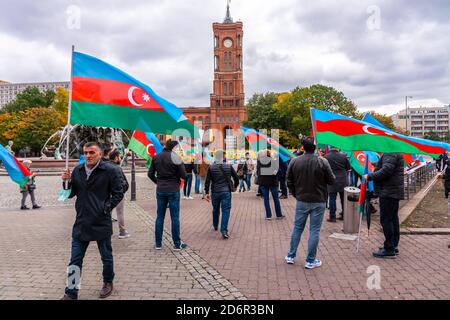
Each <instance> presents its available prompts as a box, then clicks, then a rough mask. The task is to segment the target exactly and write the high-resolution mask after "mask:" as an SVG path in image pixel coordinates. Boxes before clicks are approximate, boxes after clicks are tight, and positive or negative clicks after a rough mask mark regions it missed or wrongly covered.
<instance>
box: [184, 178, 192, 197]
mask: <svg viewBox="0 0 450 320" xmlns="http://www.w3.org/2000/svg"><path fill="white" fill-rule="evenodd" d="M191 187H192V173H188V174H186V180H185V181H184V187H183V195H184V196H185V197H190V196H191ZM186 191H187V192H186Z"/></svg>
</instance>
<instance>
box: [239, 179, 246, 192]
mask: <svg viewBox="0 0 450 320" xmlns="http://www.w3.org/2000/svg"><path fill="white" fill-rule="evenodd" d="M242 189H244V191H245V186H244V178H239V191H241V190H242Z"/></svg>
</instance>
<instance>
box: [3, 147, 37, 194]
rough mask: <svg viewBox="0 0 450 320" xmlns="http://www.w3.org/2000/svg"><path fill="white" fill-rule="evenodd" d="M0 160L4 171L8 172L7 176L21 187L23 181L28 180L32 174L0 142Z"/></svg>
mask: <svg viewBox="0 0 450 320" xmlns="http://www.w3.org/2000/svg"><path fill="white" fill-rule="evenodd" d="M0 160H2V162H3V165H4V166H5V169H6V171H7V172H8V174H9V177H10V178H11V180H12V181H14V182H15V183H17V184H18V185H19V186H20V187H21V188H23V187H24V186H25V183H27V182H28V180H30V177H31V176H32V174H31V172H30V171H29V170H28V169H27V168H26V167H25V166H24V165H23V164H22V163H21V162H20V161H19V160H17V158H16V157H15V156H14V155H12V154H11V153H9V151H8V150H6V149H5V148H4V147H3V146H2V145H1V144H0Z"/></svg>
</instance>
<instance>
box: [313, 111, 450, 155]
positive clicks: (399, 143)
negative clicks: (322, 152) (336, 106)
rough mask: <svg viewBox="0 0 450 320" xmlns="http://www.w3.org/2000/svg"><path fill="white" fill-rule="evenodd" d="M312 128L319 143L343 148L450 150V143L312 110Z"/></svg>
mask: <svg viewBox="0 0 450 320" xmlns="http://www.w3.org/2000/svg"><path fill="white" fill-rule="evenodd" d="M311 113H312V121H313V128H314V131H315V137H316V140H317V142H318V143H323V144H330V145H332V146H335V147H338V148H340V149H343V150H347V151H353V150H368V151H376V152H383V153H384V152H399V153H412V154H415V153H420V154H429V155H431V156H433V157H437V156H439V154H442V153H443V152H445V151H446V150H450V144H448V143H444V142H437V141H431V140H427V139H420V138H415V137H408V136H405V135H401V134H398V133H396V132H394V131H391V130H389V129H385V128H381V127H378V126H374V125H372V124H370V123H367V122H363V121H359V120H356V119H352V118H349V117H345V116H342V115H338V114H334V113H331V112H327V111H323V110H318V109H311Z"/></svg>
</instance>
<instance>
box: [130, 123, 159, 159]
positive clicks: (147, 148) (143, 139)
mask: <svg viewBox="0 0 450 320" xmlns="http://www.w3.org/2000/svg"><path fill="white" fill-rule="evenodd" d="M128 149H130V150H132V151H133V152H134V153H136V154H137V155H138V156H140V157H141V158H143V159H146V160H147V167H149V166H150V163H151V161H152V159H153V157H154V156H155V154H158V153H160V152H161V151H162V150H163V146H162V144H161V142H159V140H158V138H156V136H155V134H154V133H153V132H142V131H139V130H134V132H133V135H132V137H131V140H130V143H129V144H128Z"/></svg>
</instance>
